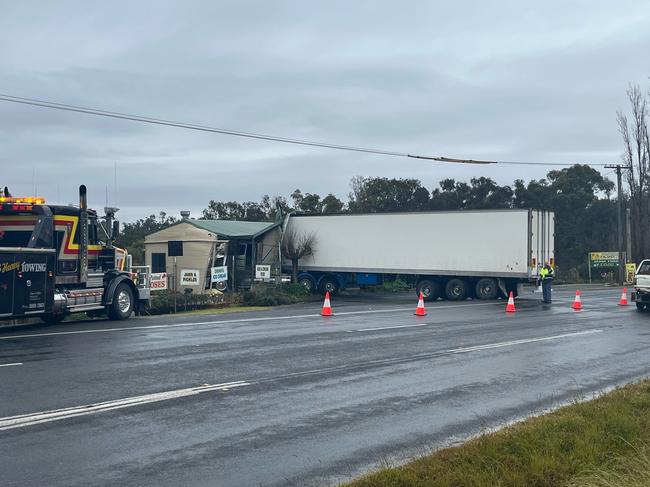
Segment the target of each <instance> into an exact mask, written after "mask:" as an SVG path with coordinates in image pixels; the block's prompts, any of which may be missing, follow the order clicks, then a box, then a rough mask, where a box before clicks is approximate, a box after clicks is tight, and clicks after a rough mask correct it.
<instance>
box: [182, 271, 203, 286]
mask: <svg viewBox="0 0 650 487" xmlns="http://www.w3.org/2000/svg"><path fill="white" fill-rule="evenodd" d="M200 282H201V281H200V280H199V271H197V270H195V269H183V270H181V286H198V285H199V283H200Z"/></svg>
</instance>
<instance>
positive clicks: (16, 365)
mask: <svg viewBox="0 0 650 487" xmlns="http://www.w3.org/2000/svg"><path fill="white" fill-rule="evenodd" d="M619 296H620V290H618V289H592V290H585V291H584V292H583V303H584V308H585V309H584V311H582V312H574V311H573V310H572V309H571V307H570V305H571V301H572V299H573V291H572V290H571V289H564V290H556V292H555V293H554V303H553V305H551V306H548V305H542V304H540V303H539V302H538V301H537V300H532V299H531V300H518V302H517V312H516V313H514V314H511V315H506V313H505V312H504V309H505V303H504V302H503V301H498V302H480V301H474V302H472V301H467V302H463V303H452V302H438V303H435V304H431V305H429V306H428V308H427V312H428V314H427V316H425V317H416V316H414V315H413V312H414V308H415V304H416V301H415V300H414V297H413V296H412V295H411V294H407V295H383V294H369V295H365V296H362V295H353V296H351V297H344V298H338V299H334V300H333V306H334V313H335V316H333V317H331V318H323V317H321V316H319V315H318V312H319V311H320V309H319V307H320V304H319V303H310V304H304V305H298V306H292V307H281V308H277V309H273V310H269V311H263V312H262V311H258V312H250V313H233V314H228V315H212V316H210V315H192V316H176V317H168V316H166V317H151V318H138V319H131V320H128V321H124V322H111V321H92V322H81V323H70V324H63V325H59V326H47V327H46V326H37V327H23V328H9V329H7V328H3V329H0V459H2V460H1V461H0V478H1V479H2V481H1V483H2V485H3V486H32V485H33V486H42V485H48V486H63V485H65V486H89V485H93V486H95V485H99V486H103V485H106V486H108V485H111V486H112V485H152V486H153V485H155V486H179V485H184V486H257V485H259V486H287V485H289V486H291V485H299V486H303V485H307V486H309V485H336V483H337V482H338V481H341V480H346V479H349V478H351V477H354V476H356V475H358V474H360V473H363V472H365V471H368V469H372V468H375V467H376V466H377V465H379V464H381V463H382V462H385V461H389V462H399V461H403V460H404V459H407V458H410V457H413V456H414V455H419V454H421V453H424V452H426V451H428V450H429V449H430V448H436V447H440V446H444V445H448V444H451V443H454V442H457V441H461V440H463V439H466V438H468V437H469V436H471V435H474V434H476V433H478V432H480V431H483V430H485V429H486V428H492V427H498V426H499V425H503V424H504V423H507V422H509V421H512V420H515V419H519V418H522V417H525V416H527V415H529V414H531V413H535V412H539V411H541V410H544V409H545V408H549V407H553V406H556V405H558V404H561V403H563V402H566V401H570V400H573V399H575V398H576V397H578V398H580V397H585V396H588V395H589V394H591V393H594V392H598V391H602V390H605V389H607V388H610V387H612V386H615V385H618V384H622V383H625V382H628V381H632V380H635V379H637V378H641V377H645V376H648V375H650V354H649V349H650V313H649V314H645V313H644V314H641V313H637V312H636V310H635V308H634V306H633V305H632V306H628V307H621V306H617V304H616V303H617V301H618V297H619Z"/></svg>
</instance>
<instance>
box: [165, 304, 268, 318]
mask: <svg viewBox="0 0 650 487" xmlns="http://www.w3.org/2000/svg"><path fill="white" fill-rule="evenodd" d="M268 309H272V307H271V306H239V305H232V306H228V307H225V308H205V309H194V310H191V311H179V312H178V313H175V315H174V316H178V315H220V314H224V313H240V312H242V311H265V310H268Z"/></svg>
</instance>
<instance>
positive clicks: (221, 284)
mask: <svg viewBox="0 0 650 487" xmlns="http://www.w3.org/2000/svg"><path fill="white" fill-rule="evenodd" d="M215 288H216V290H217V291H219V292H222V293H223V292H226V291H227V290H228V281H217V283H216V286H215Z"/></svg>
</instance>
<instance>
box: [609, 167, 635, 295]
mask: <svg viewBox="0 0 650 487" xmlns="http://www.w3.org/2000/svg"><path fill="white" fill-rule="evenodd" d="M605 169H615V170H616V191H617V196H616V224H617V229H618V232H617V233H618V284H619V286H622V285H623V281H624V280H625V257H624V251H623V184H622V181H621V180H622V177H621V171H622V170H623V169H630V167H629V166H621V165H620V164H616V165H615V166H614V165H613V166H605ZM627 238H628V239H629V238H630V236H629V235H628V236H627Z"/></svg>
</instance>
